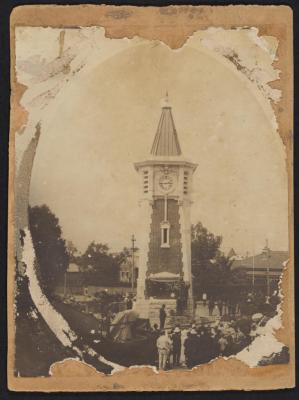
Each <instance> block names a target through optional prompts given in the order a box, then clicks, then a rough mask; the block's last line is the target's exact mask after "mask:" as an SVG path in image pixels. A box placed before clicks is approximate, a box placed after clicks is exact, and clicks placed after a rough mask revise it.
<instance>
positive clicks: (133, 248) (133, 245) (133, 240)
mask: <svg viewBox="0 0 299 400" xmlns="http://www.w3.org/2000/svg"><path fill="white" fill-rule="evenodd" d="M131 242H132V277H131V280H132V292H134V252H135V242H136V239H135V236H134V234H133V235H132V237H131Z"/></svg>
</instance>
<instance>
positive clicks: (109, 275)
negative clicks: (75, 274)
mask: <svg viewBox="0 0 299 400" xmlns="http://www.w3.org/2000/svg"><path fill="white" fill-rule="evenodd" d="M81 266H82V268H83V270H85V271H87V272H88V274H87V275H88V276H87V281H88V282H87V283H91V284H95V283H96V284H99V285H112V284H115V283H117V282H118V277H119V266H118V263H117V262H116V260H115V259H114V257H113V256H112V254H109V247H108V245H107V244H103V243H95V242H91V243H90V244H89V246H88V247H87V249H86V251H85V253H84V254H83V255H82V257H81Z"/></svg>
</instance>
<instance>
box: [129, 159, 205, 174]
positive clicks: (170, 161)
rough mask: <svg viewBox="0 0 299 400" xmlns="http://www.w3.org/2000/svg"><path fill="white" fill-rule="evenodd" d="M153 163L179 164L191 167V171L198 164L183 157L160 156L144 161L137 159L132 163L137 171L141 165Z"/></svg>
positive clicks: (145, 165) (152, 164) (151, 164)
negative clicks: (159, 157) (169, 157)
mask: <svg viewBox="0 0 299 400" xmlns="http://www.w3.org/2000/svg"><path fill="white" fill-rule="evenodd" d="M154 165H179V166H183V167H188V168H191V169H192V170H193V171H195V170H196V168H197V166H198V164H196V163H193V162H191V161H188V160H184V159H174V158H172V159H165V158H163V159H162V158H161V159H148V160H145V161H139V162H136V163H134V167H135V169H136V171H138V170H139V169H140V168H142V167H148V166H154Z"/></svg>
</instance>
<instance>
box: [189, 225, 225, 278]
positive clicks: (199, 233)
mask: <svg viewBox="0 0 299 400" xmlns="http://www.w3.org/2000/svg"><path fill="white" fill-rule="evenodd" d="M221 242H222V237H221V236H215V235H214V234H213V233H211V232H209V231H208V230H207V228H205V227H204V226H203V225H202V223H201V222H198V223H197V224H196V225H192V227H191V255H192V273H193V275H194V276H195V277H198V275H200V274H201V272H202V270H203V269H204V268H206V267H207V266H208V265H209V264H210V263H211V260H214V259H215V258H216V256H217V255H218V254H219V248H220V245H221Z"/></svg>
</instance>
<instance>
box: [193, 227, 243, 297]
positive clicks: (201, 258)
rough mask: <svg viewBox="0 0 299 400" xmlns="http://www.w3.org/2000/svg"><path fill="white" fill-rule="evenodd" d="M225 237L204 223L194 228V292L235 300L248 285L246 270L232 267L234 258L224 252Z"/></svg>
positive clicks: (199, 294) (200, 294)
mask: <svg viewBox="0 0 299 400" xmlns="http://www.w3.org/2000/svg"><path fill="white" fill-rule="evenodd" d="M221 242H222V237H221V236H216V235H214V234H213V233H211V232H209V231H208V230H207V228H205V227H204V226H203V225H202V224H201V223H200V222H198V223H197V224H196V225H192V228H191V255H192V274H193V279H194V292H195V295H197V297H201V296H202V294H203V293H207V295H208V297H209V298H214V299H219V300H220V299H221V300H229V299H231V300H233V299H234V298H235V297H236V296H237V295H238V294H239V293H240V292H241V291H242V290H243V289H244V286H245V285H246V284H247V277H246V273H245V275H244V272H240V271H234V270H232V269H231V265H232V261H231V260H230V259H229V258H228V257H226V256H225V255H224V254H223V253H221V251H220V246H221Z"/></svg>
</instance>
